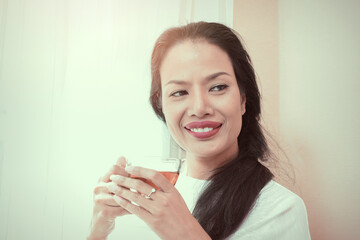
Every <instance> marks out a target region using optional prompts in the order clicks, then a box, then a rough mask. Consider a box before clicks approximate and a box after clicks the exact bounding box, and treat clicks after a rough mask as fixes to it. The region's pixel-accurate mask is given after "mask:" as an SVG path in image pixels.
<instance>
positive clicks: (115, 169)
mask: <svg viewBox="0 0 360 240" xmlns="http://www.w3.org/2000/svg"><path fill="white" fill-rule="evenodd" d="M124 161H125V164H126V160H125V158H120V159H118V161H117V164H114V165H113V166H112V167H111V168H110V169H109V171H108V172H107V173H106V174H105V175H104V176H103V177H101V178H100V181H102V182H110V176H111V175H113V174H116V175H123V176H129V173H128V172H126V171H125V170H124V167H123V166H121V164H123V163H124Z"/></svg>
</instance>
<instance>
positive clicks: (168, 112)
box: [163, 104, 181, 134]
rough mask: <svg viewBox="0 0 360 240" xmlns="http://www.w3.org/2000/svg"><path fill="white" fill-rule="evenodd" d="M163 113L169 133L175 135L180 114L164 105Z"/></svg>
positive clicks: (172, 107) (171, 107) (169, 106)
mask: <svg viewBox="0 0 360 240" xmlns="http://www.w3.org/2000/svg"><path fill="white" fill-rule="evenodd" d="M163 113H164V116H165V119H166V124H167V126H168V128H169V130H170V132H171V133H172V134H173V133H175V132H176V131H177V130H178V128H179V126H180V121H181V112H180V111H179V110H178V109H177V108H175V107H174V106H172V105H169V104H165V105H163Z"/></svg>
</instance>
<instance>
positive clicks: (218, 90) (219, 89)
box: [210, 84, 228, 92]
mask: <svg viewBox="0 0 360 240" xmlns="http://www.w3.org/2000/svg"><path fill="white" fill-rule="evenodd" d="M227 87H228V85H226V84H219V85H216V86H214V87H212V88H210V91H211V92H220V91H222V90H224V89H225V88H227Z"/></svg>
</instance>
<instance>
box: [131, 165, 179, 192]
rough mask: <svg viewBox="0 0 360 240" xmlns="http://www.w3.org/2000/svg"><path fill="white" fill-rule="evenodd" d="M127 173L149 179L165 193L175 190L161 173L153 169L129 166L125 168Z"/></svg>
mask: <svg viewBox="0 0 360 240" xmlns="http://www.w3.org/2000/svg"><path fill="white" fill-rule="evenodd" d="M125 170H126V172H128V173H130V174H132V175H135V176H137V177H141V178H145V179H149V180H150V181H152V182H153V183H154V184H155V185H156V186H158V187H159V188H160V189H161V190H162V191H163V192H171V191H172V190H173V189H174V186H173V184H172V183H171V182H169V180H168V179H167V178H166V177H164V175H162V174H161V173H160V172H157V171H155V170H152V169H148V168H143V167H137V166H129V167H126V168H125Z"/></svg>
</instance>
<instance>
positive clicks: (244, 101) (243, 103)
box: [240, 95, 246, 115]
mask: <svg viewBox="0 0 360 240" xmlns="http://www.w3.org/2000/svg"><path fill="white" fill-rule="evenodd" d="M240 99H241V115H244V114H245V112H246V96H245V95H241V96H240Z"/></svg>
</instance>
